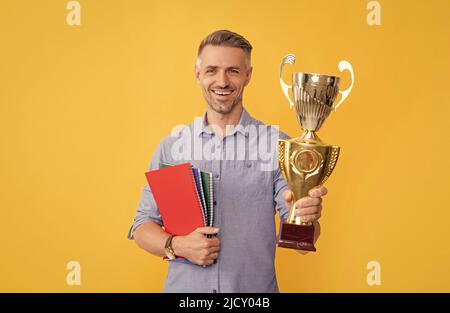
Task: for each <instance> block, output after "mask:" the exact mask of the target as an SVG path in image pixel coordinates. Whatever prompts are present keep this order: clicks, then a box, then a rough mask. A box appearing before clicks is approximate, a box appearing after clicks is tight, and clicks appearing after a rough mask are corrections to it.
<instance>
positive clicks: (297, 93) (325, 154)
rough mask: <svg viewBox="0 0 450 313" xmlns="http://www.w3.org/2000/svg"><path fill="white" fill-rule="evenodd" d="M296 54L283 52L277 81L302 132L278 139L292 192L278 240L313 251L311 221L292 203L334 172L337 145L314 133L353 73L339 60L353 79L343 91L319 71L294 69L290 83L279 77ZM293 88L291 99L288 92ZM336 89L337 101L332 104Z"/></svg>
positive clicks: (333, 108)
mask: <svg viewBox="0 0 450 313" xmlns="http://www.w3.org/2000/svg"><path fill="white" fill-rule="evenodd" d="M294 63H295V56H294V55H293V54H288V55H286V56H285V57H284V58H283V60H282V62H281V66H280V84H281V88H282V89H283V92H284V94H285V96H286V97H287V99H288V100H289V103H290V105H291V108H292V107H295V112H296V114H297V120H298V122H299V124H300V127H301V128H302V130H303V131H304V133H303V134H302V135H301V136H300V137H296V138H293V139H288V140H282V139H280V140H278V164H279V167H280V171H281V173H282V175H283V177H284V179H285V180H286V182H287V185H288V188H289V189H290V190H291V191H292V192H293V194H294V198H293V200H292V203H291V207H290V210H289V216H288V218H287V220H286V221H285V222H284V223H283V224H282V225H281V229H280V235H279V238H278V241H277V245H278V246H279V247H284V248H290V249H297V250H305V251H316V248H315V247H314V225H313V224H312V223H311V222H307V223H305V222H302V221H301V220H300V217H298V216H296V214H295V207H294V203H295V202H296V201H297V200H298V199H300V198H302V197H305V196H307V195H308V192H309V190H310V189H311V188H313V187H316V186H319V185H322V184H323V183H324V182H325V181H326V180H327V179H328V177H330V175H331V173H332V172H333V169H334V167H335V166H336V162H337V160H338V157H339V149H340V148H339V146H331V145H327V144H326V143H324V142H323V141H322V140H321V139H320V138H319V137H318V136H317V134H316V133H315V132H316V131H318V130H319V129H320V127H321V126H322V124H323V123H324V122H325V120H326V118H327V117H328V115H329V114H330V113H331V111H336V109H337V108H338V107H339V106H340V105H341V104H342V102H343V101H344V100H345V99H346V98H347V97H348V95H349V94H350V91H351V89H352V88H353V82H354V73H353V68H352V66H351V65H350V63H349V62H347V61H345V60H343V61H341V62H339V66H338V67H339V70H340V71H341V72H342V71H344V70H348V71H349V72H350V74H351V78H352V83H351V85H350V87H349V88H348V89H347V90H345V91H340V90H339V81H340V78H339V77H336V76H328V75H322V74H308V73H293V74H292V86H289V85H287V84H286V83H285V82H284V81H283V78H282V74H283V66H284V65H285V64H294ZM289 89H291V90H292V94H293V96H294V101H292V99H291V97H290V96H289ZM338 93H340V94H341V99H340V101H339V102H338V103H337V104H336V105H333V104H334V102H335V100H336V97H337V95H338Z"/></svg>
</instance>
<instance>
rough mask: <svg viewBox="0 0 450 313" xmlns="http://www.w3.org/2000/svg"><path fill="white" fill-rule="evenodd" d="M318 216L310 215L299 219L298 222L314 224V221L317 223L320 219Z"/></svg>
mask: <svg viewBox="0 0 450 313" xmlns="http://www.w3.org/2000/svg"><path fill="white" fill-rule="evenodd" d="M320 216H321V214H320V213H318V214H310V215H305V216H302V217H300V220H301V221H302V222H306V223H307V222H315V221H317V220H318V219H319V218H320Z"/></svg>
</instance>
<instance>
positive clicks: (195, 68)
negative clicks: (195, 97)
mask: <svg viewBox="0 0 450 313" xmlns="http://www.w3.org/2000/svg"><path fill="white" fill-rule="evenodd" d="M194 76H195V80H196V81H197V84H200V69H199V68H198V66H197V65H194Z"/></svg>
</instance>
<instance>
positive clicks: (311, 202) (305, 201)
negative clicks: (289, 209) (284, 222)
mask: <svg viewBox="0 0 450 313" xmlns="http://www.w3.org/2000/svg"><path fill="white" fill-rule="evenodd" d="M321 204H322V198H314V197H304V198H301V199H300V200H298V201H297V202H296V203H295V206H296V207H297V208H306V207H309V206H316V205H321Z"/></svg>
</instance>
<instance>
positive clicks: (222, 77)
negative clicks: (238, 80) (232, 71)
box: [217, 71, 230, 88]
mask: <svg viewBox="0 0 450 313" xmlns="http://www.w3.org/2000/svg"><path fill="white" fill-rule="evenodd" d="M229 83H230V81H229V80H228V75H227V73H226V72H225V71H223V72H219V74H218V77H217V84H218V85H219V86H220V87H222V88H225V87H227V86H228V84H229Z"/></svg>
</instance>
